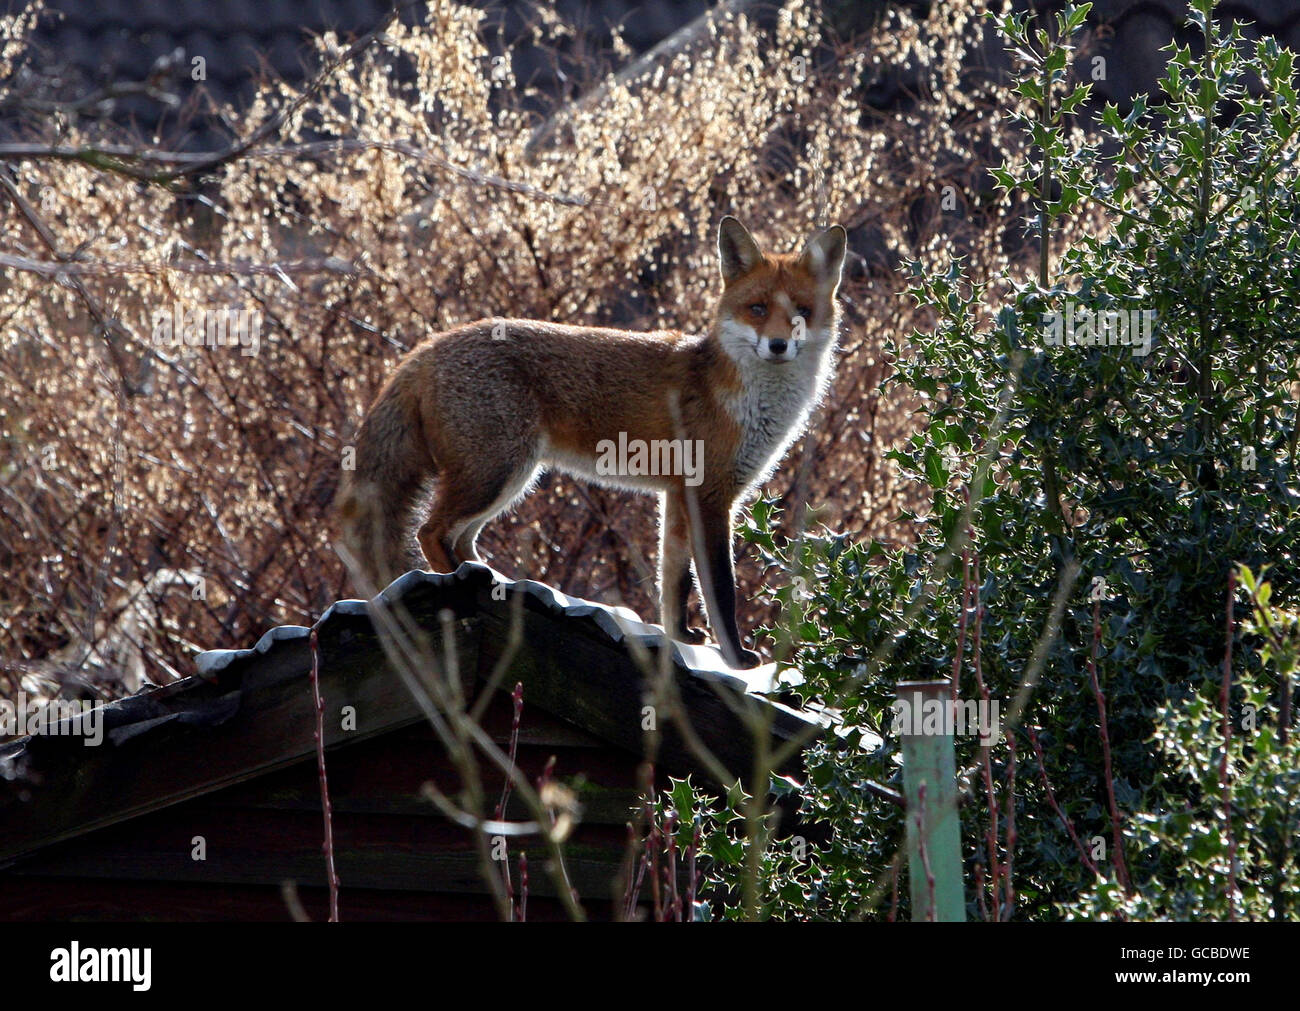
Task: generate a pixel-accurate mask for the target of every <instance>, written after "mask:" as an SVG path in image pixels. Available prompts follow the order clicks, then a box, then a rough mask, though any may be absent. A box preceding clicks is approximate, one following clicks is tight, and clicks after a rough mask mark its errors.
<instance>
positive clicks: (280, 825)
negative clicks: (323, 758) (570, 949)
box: [8, 801, 626, 901]
mask: <svg viewBox="0 0 1300 1011" xmlns="http://www.w3.org/2000/svg"><path fill="white" fill-rule="evenodd" d="M196 837H201V838H202V839H203V857H204V859H202V860H196V859H194V854H195V839H196ZM625 842H626V833H625V830H624V829H623V828H622V827H621V826H596V825H582V826H580V827H579V828H578V830H577V831H576V832H575V833H574V834H573V836H572V837H571V838H570V840H569V841H568V842H567V844H566V857H565V859H566V865H567V866H568V868H569V871H570V875H571V880H572V882H573V884H574V886H575V887H576V888H577V889H578V890H579V893H580V894H583V895H591V896H592V897H593V898H595V899H597V900H601V901H603V900H605V899H608V897H609V895H610V890H611V888H612V887H613V886H614V884H615V882H616V880H617V878H618V874H619V870H620V868H621V866H622V860H623V857H624V844H625ZM334 844H335V863H336V866H337V869H338V874H339V878H340V881H341V882H342V884H343V887H344V888H345V889H348V888H371V889H384V890H389V891H393V890H396V891H424V892H455V893H476V894H478V893H482V894H486V893H487V886H486V884H485V882H484V881H483V879H482V876H481V874H480V870H479V860H478V854H477V852H476V851H475V849H474V846H473V841H472V839H471V838H470V834H469V833H468V832H466V831H465V830H464V829H462V828H460V827H459V826H456V825H452V824H451V823H450V822H448V821H446V820H445V819H442V818H398V817H392V816H386V815H349V816H347V817H338V818H335V820H334ZM521 852H527V853H528V855H529V857H530V860H531V861H532V862H533V864H534V866H533V870H532V873H531V874H530V877H531V878H532V879H533V882H534V887H535V891H536V893H537V894H538V895H550V896H553V895H554V894H555V891H554V886H553V883H552V881H551V878H550V875H548V874H546V873H545V871H544V870H543V867H542V863H543V861H544V859H545V856H544V853H545V848H544V846H543V844H542V843H541V841H540V840H539V839H537V838H536V837H532V838H523V839H519V840H511V841H510V844H509V853H510V862H511V868H512V871H513V870H514V869H515V867H516V863H517V860H518V856H519V854H520V853H521ZM8 876H9V877H11V878H20V877H30V876H40V877H46V878H76V879H80V880H87V879H113V880H117V881H120V882H124V883H130V882H140V881H183V882H196V883H204V884H232V885H254V884H262V885H279V884H280V883H281V882H283V881H286V880H292V881H297V882H299V883H301V884H304V885H313V886H321V887H323V886H324V885H325V861H324V858H323V857H322V855H321V819H320V815H319V813H314V812H292V811H260V810H235V809H231V810H226V809H220V810H219V809H214V808H212V807H210V806H207V805H206V804H205V802H203V801H196V802H192V803H189V804H186V805H183V806H182V807H177V808H173V809H171V810H169V811H163V812H157V813H155V814H152V815H147V816H145V817H142V818H138V819H135V820H133V821H131V822H127V823H124V824H120V825H115V826H112V827H110V828H107V829H104V830H103V831H101V832H98V833H96V834H95V836H94V838H93V839H92V838H86V839H80V840H72V841H70V842H68V843H64V844H62V845H60V846H54V847H50V848H48V849H46V850H45V851H43V852H42V853H40V854H37V855H36V856H34V857H32V858H31V859H29V860H26V861H24V862H23V863H22V864H21V865H19V866H17V867H14V868H12V869H11V870H10V871H9V872H8Z"/></svg>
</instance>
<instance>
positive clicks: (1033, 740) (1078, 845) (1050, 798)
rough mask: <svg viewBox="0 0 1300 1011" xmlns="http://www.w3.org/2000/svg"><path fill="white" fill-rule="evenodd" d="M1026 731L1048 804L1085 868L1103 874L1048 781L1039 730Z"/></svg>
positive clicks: (1029, 724) (1026, 725) (1032, 728)
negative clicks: (1039, 740) (1062, 808)
mask: <svg viewBox="0 0 1300 1011" xmlns="http://www.w3.org/2000/svg"><path fill="white" fill-rule="evenodd" d="M1025 729H1026V730H1028V731H1029V743H1030V744H1031V745H1033V748H1034V757H1035V758H1036V759H1037V760H1038V773H1039V775H1040V776H1041V777H1042V780H1043V788H1044V789H1046V790H1047V803H1048V804H1050V805H1051V808H1052V810H1053V811H1055V812H1056V817H1058V818H1059V819H1061V824H1062V825H1064V826H1065V831H1066V832H1068V833H1069V834H1070V840H1071V841H1072V842H1073V843H1074V848H1075V849H1077V850H1078V851H1079V858H1080V859H1081V860H1082V861H1083V864H1084V866H1085V867H1087V868H1088V870H1090V871H1092V873H1093V874H1094V875H1099V874H1100V873H1101V872H1100V871H1099V870H1097V865H1096V864H1095V863H1093V862H1092V857H1090V856H1089V855H1088V851H1087V849H1085V848H1084V845H1083V843H1082V842H1081V841H1080V840H1079V834H1078V833H1077V832H1076V831H1075V830H1074V822H1072V821H1070V819H1069V818H1068V817H1066V814H1065V812H1064V811H1062V810H1061V805H1060V804H1058V803H1057V802H1056V791H1055V790H1053V789H1052V784H1051V782H1049V781H1048V778H1047V767H1046V766H1045V765H1044V764H1043V747H1042V745H1041V744H1039V743H1038V730H1037V729H1036V728H1035V727H1034V725H1033V724H1032V723H1027V724H1025Z"/></svg>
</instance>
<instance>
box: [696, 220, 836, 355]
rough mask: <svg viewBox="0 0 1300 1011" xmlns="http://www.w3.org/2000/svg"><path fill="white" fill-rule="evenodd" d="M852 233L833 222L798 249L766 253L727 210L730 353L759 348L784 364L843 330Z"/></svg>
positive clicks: (726, 341)
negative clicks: (843, 273)
mask: <svg viewBox="0 0 1300 1011" xmlns="http://www.w3.org/2000/svg"><path fill="white" fill-rule="evenodd" d="M847 240H848V235H847V234H846V233H845V231H844V229H843V228H841V227H840V226H839V225H831V227H830V228H827V229H826V230H825V231H822V232H818V233H817V234H816V235H814V236H813V237H812V238H811V239H809V240H808V242H807V244H806V245H805V246H804V247H803V250H802V251H801V252H800V253H799V254H798V255H784V256H781V255H775V256H764V255H763V252H762V250H760V249H759V248H758V243H756V242H755V241H754V237H753V236H752V235H750V234H749V231H748V230H747V229H746V228H745V226H744V225H742V224H741V223H740V222H739V221H737V220H736V219H735V218H733V217H731V216H730V215H728V216H727V217H725V218H723V219H722V223H721V224H720V225H719V226H718V260H719V263H720V265H721V267H722V284H723V291H722V299H721V301H720V302H719V303H718V313H717V322H716V332H717V334H718V338H719V340H720V341H721V342H722V346H723V349H724V350H725V351H726V352H727V354H728V355H730V356H731V358H732V359H733V360H735V361H736V362H738V363H743V362H745V361H747V360H748V361H752V360H753V358H754V357H755V356H757V357H758V358H759V359H761V360H763V361H765V362H771V363H772V364H773V366H774V367H779V366H780V365H781V364H782V363H785V362H792V361H794V360H795V359H796V358H798V357H799V356H800V355H801V354H807V353H808V352H810V351H811V352H813V353H817V352H820V351H823V350H825V349H826V347H827V346H828V345H829V344H830V343H831V342H833V340H834V337H835V326H836V320H837V318H838V314H837V311H836V306H835V290H836V289H837V288H838V287H839V284H840V270H841V268H843V266H844V250H845V247H846V244H847ZM819 357H820V356H819Z"/></svg>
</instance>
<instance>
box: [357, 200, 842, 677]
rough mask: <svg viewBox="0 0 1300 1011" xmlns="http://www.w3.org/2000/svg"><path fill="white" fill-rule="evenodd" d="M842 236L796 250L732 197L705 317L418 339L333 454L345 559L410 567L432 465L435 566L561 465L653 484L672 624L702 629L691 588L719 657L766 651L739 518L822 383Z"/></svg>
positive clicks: (425, 549)
mask: <svg viewBox="0 0 1300 1011" xmlns="http://www.w3.org/2000/svg"><path fill="white" fill-rule="evenodd" d="M846 249H847V233H846V232H845V230H844V228H843V227H842V226H840V225H832V226H830V227H829V228H826V229H823V230H821V231H818V232H817V233H816V234H814V235H812V236H811V237H810V238H809V239H808V240H807V241H806V242H805V244H804V246H803V247H802V249H801V250H800V252H798V253H797V254H794V253H791V254H764V253H763V251H762V250H761V249H760V248H759V246H758V243H757V242H756V241H755V240H754V237H753V236H752V235H751V234H750V232H749V230H748V229H747V228H746V227H745V226H744V225H743V224H741V222H740V221H739V220H737V219H736V218H735V217H732V216H730V215H728V216H726V217H724V218H722V220H721V222H720V223H719V225H718V231H717V250H716V251H717V261H718V267H719V270H720V273H721V281H722V292H721V295H720V296H719V297H718V299H717V302H716V304H715V309H714V313H713V316H712V319H711V322H710V324H709V327H708V329H707V331H706V332H705V333H703V334H688V333H684V332H680V331H675V330H669V331H656V332H638V331H628V330H619V329H612V328H604V327H590V326H577V325H570V324H565V323H553V322H543V321H539V320H530V319H482V320H478V321H477V322H473V323H468V324H465V325H462V326H459V327H456V328H454V329H451V330H447V331H445V332H443V333H438V334H436V335H434V336H432V337H430V338H429V339H428V340H426V341H424V342H423V343H421V344H419V345H417V346H416V347H415V348H414V349H412V350H411V351H410V352H409V353H408V354H407V355H406V357H405V358H404V359H403V360H402V361H401V362H400V364H399V365H398V366H397V368H396V370H395V371H394V372H393V373H392V375H391V376H390V377H389V378H388V380H387V381H386V382H385V384H384V385H383V386H382V388H381V389H380V391H379V394H378V396H377V397H376V398H375V400H374V403H373V404H372V406H371V407H370V409H369V410H368V411H367V412H366V414H365V416H364V417H363V419H362V422H361V425H360V428H359V429H358V432H357V436H356V439H355V445H354V449H355V453H354V457H353V463H354V465H353V467H352V469H350V470H345V471H344V474H343V478H342V483H341V486H340V491H339V495H338V500H337V509H338V514H339V519H340V527H341V532H342V545H343V547H344V548H346V550H347V553H348V555H350V564H352V565H354V566H355V567H356V569H358V570H359V574H360V575H361V576H362V577H364V578H365V579H367V580H368V581H369V583H370V585H372V586H383V585H386V584H387V583H388V582H389V581H390V580H391V579H393V578H394V577H395V576H397V575H399V574H400V573H401V572H402V571H405V564H404V562H405V557H406V556H405V552H406V550H407V549H406V547H405V545H406V543H407V541H406V537H408V536H409V535H410V530H411V527H413V526H414V522H415V519H416V518H417V517H416V515H415V512H416V509H417V506H418V505H419V504H420V502H421V501H422V499H423V498H424V497H425V493H426V490H427V489H428V488H429V486H430V485H431V484H432V485H433V494H432V502H431V505H430V507H429V509H428V512H427V514H426V518H425V519H424V522H423V524H422V525H421V526H420V527H419V528H418V531H417V534H416V539H417V540H418V543H419V547H420V550H421V552H422V553H423V555H424V559H425V561H426V562H427V564H428V566H429V569H430V570H431V571H434V572H452V571H454V570H455V569H456V567H457V566H458V565H460V564H461V563H462V562H465V561H481V559H480V557H479V555H478V552H477V550H476V548H475V543H476V541H477V538H478V535H479V532H480V531H481V530H482V529H483V527H484V526H485V525H486V524H487V523H488V522H489V521H490V520H492V519H493V518H494V517H496V516H498V515H500V514H501V513H502V512H504V511H506V510H507V509H510V508H511V507H513V506H514V505H515V504H517V503H518V502H519V501H520V500H521V499H523V498H524V497H525V496H526V495H527V494H528V492H529V491H531V490H532V488H533V487H534V485H535V484H536V482H537V478H538V476H539V474H540V473H541V472H542V471H543V470H544V469H546V468H553V469H558V470H560V471H563V472H566V473H568V474H570V475H572V476H575V477H577V478H579V479H585V480H588V481H594V482H596V483H599V484H603V485H608V486H612V487H617V488H624V489H629V490H632V491H636V492H643V493H648V494H654V495H658V496H659V499H660V504H659V585H658V591H659V614H660V620H661V622H662V624H663V627H664V629H665V631H666V632H667V634H668V635H669V636H671V637H672V638H673V639H675V640H678V641H680V642H687V643H701V642H704V641H706V639H707V637H706V636H705V634H704V632H703V631H702V630H698V629H691V628H688V613H687V605H688V598H689V595H690V591H691V589H692V588H695V589H697V591H698V593H699V595H700V598H701V601H702V603H703V607H704V611H705V616H706V618H707V620H708V623H709V626H710V627H711V628H712V629H713V632H714V636H715V638H716V640H717V643H718V645H719V647H720V649H721V653H722V656H723V658H724V659H725V660H726V662H727V663H728V665H730V666H731V667H732V668H737V669H745V668H752V667H756V666H758V665H759V663H760V657H759V655H758V654H757V653H756V652H754V651H753V650H750V649H748V648H746V647H745V645H744V644H743V643H742V641H741V635H740V631H739V629H738V626H737V620H736V577H735V562H734V555H733V551H732V542H733V523H734V520H735V516H736V513H737V511H738V510H739V509H740V508H741V507H742V506H743V505H744V504H746V503H747V501H748V500H749V498H750V497H751V496H752V494H754V493H755V492H756V490H757V489H758V487H759V486H760V485H761V484H762V483H763V482H764V481H766V480H767V479H768V478H769V477H770V476H771V474H772V473H773V472H774V471H775V469H776V467H777V466H778V465H779V464H780V462H781V460H782V458H783V457H784V456H785V453H786V451H787V450H788V449H789V447H790V445H791V444H792V443H793V442H794V441H795V440H796V439H798V438H799V436H800V435H801V434H802V433H803V431H804V429H805V427H806V425H807V422H808V419H809V417H810V415H811V413H812V411H813V409H814V408H815V407H816V406H817V405H818V404H819V402H820V401H821V400H822V399H823V397H824V396H825V393H826V390H827V387H828V385H829V382H830V379H831V376H832V373H833V366H834V362H833V358H834V351H835V348H836V344H837V340H838V334H839V326H840V310H839V305H838V302H837V298H836V296H837V292H838V290H839V286H840V279H841V273H842V270H843V266H844V258H845V251H846ZM629 447H630V449H631V453H630V455H629V452H628V450H629ZM647 450H649V452H647ZM656 450H659V451H661V452H660V454H659V457H658V458H655V455H654V454H655V451H656ZM620 454H621V455H620ZM648 458H649V460H650V462H649V463H647V459H648ZM660 462H662V463H665V464H666V465H665V466H659V465H657V464H659V463H660ZM692 562H693V563H694V579H693V578H692V572H691V569H692Z"/></svg>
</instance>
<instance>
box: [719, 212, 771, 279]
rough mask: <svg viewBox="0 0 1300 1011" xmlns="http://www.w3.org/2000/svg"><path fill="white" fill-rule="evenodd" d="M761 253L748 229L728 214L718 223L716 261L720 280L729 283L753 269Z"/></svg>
mask: <svg viewBox="0 0 1300 1011" xmlns="http://www.w3.org/2000/svg"><path fill="white" fill-rule="evenodd" d="M762 259H763V253H762V251H761V250H760V249H759V248H758V243H757V242H755V241H754V237H753V236H752V235H750V234H749V229H747V228H746V227H745V226H744V225H742V224H741V223H740V222H739V221H737V220H736V219H735V218H733V217H732V216H731V215H730V214H728V215H727V216H726V217H725V218H723V219H722V223H721V224H719V225H718V263H719V264H720V265H721V267H722V281H723V283H724V284H730V283H731V282H732V281H734V280H735V279H736V278H738V277H744V276H745V275H746V274H748V273H749V272H750V271H751V270H753V269H754V268H755V267H756V266H758V263H759V261H760V260H762Z"/></svg>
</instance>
